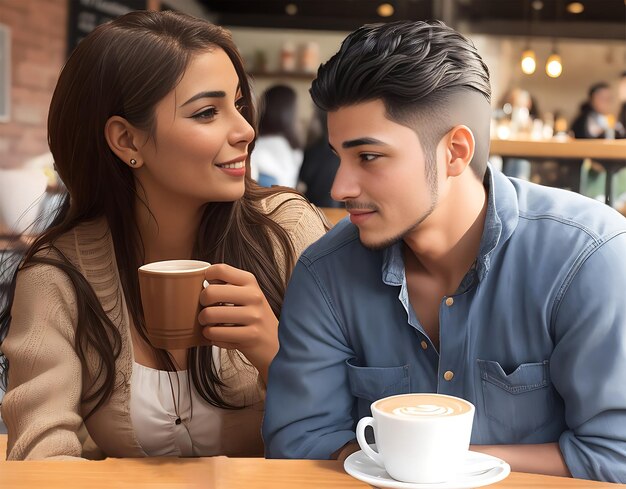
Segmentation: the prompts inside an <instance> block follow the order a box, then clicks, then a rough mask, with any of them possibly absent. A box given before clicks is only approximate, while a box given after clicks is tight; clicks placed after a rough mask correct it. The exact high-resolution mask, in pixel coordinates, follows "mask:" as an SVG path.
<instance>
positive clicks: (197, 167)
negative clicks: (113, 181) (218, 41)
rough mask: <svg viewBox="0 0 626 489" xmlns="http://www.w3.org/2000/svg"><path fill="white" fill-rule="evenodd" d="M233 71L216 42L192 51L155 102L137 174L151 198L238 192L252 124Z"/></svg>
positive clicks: (225, 197) (209, 198) (206, 198)
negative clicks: (181, 71)
mask: <svg viewBox="0 0 626 489" xmlns="http://www.w3.org/2000/svg"><path fill="white" fill-rule="evenodd" d="M242 103H243V99H242V98H241V92H240V90H239V78H238V76H237V72H236V71H235V68H234V66H233V64H232V62H231V61H230V58H229V57H228V56H227V54H226V53H225V52H224V51H223V50H222V49H220V48H217V47H216V48H215V49H213V50H211V51H207V52H204V53H200V54H197V55H195V56H194V57H193V58H192V59H191V62H190V63H189V66H188V67H187V70H186V71H185V73H184V75H183V77H182V79H181V81H180V83H179V84H178V85H177V86H176V88H174V89H173V90H172V91H171V92H170V93H169V94H168V95H166V96H165V97H164V98H163V99H162V100H161V101H160V102H159V103H158V104H157V106H156V109H155V123H156V128H155V131H154V137H149V136H148V135H146V138H145V143H144V142H143V141H142V142H141V144H142V146H141V147H140V148H139V156H140V158H141V159H142V163H143V165H142V166H141V167H139V168H137V170H136V171H135V176H136V178H137V179H138V180H139V183H140V184H141V186H142V187H143V188H144V189H145V192H146V194H147V196H148V198H149V199H150V200H152V199H155V198H163V199H166V200H170V199H171V200H172V201H178V202H180V203H182V202H181V201H183V200H187V201H192V202H193V203H197V204H198V205H202V204H204V203H206V202H232V201H235V200H237V199H239V198H241V197H242V195H243V193H244V190H245V186H244V177H245V173H246V162H247V159H248V145H249V144H250V142H251V141H252V140H253V138H254V129H253V128H252V126H251V125H250V124H249V123H248V122H247V121H246V120H245V119H244V117H243V116H242V114H241V113H240V110H241V104H242Z"/></svg>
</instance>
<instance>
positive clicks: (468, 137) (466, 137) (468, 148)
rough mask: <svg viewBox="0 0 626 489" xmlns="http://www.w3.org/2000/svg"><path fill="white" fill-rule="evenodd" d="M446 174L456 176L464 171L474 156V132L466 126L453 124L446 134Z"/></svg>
mask: <svg viewBox="0 0 626 489" xmlns="http://www.w3.org/2000/svg"><path fill="white" fill-rule="evenodd" d="M446 142H447V148H446V149H447V151H446V153H447V157H448V158H447V160H448V161H447V162H446V163H447V165H446V171H447V174H448V176H450V177H457V176H459V175H460V174H461V173H463V172H464V171H465V169H466V168H467V167H468V166H469V164H470V163H471V161H472V158H473V157H474V146H475V140H474V134H472V131H471V129H470V128H469V127H467V126H455V127H453V128H452V129H451V130H450V131H449V132H448V134H447V141H446Z"/></svg>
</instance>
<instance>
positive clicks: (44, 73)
mask: <svg viewBox="0 0 626 489" xmlns="http://www.w3.org/2000/svg"><path fill="white" fill-rule="evenodd" d="M67 2H68V0H0V24H4V25H8V26H9V28H10V29H11V65H12V66H11V78H12V82H11V102H10V104H11V119H10V121H9V122H0V167H4V168H8V167H18V166H20V165H21V164H22V163H23V162H24V161H26V160H28V159H29V158H32V157H35V156H39V155H41V154H43V153H46V152H47V151H48V144H47V140H46V133H47V131H46V119H47V116H48V107H49V105H50V98H51V97H52V92H53V91H54V86H55V84H56V80H57V77H58V75H59V72H60V70H61V67H62V66H63V63H64V62H65V49H66V47H65V46H66V30H67V10H68V3H67Z"/></svg>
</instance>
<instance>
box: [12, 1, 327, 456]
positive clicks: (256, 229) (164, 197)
mask: <svg viewBox="0 0 626 489" xmlns="http://www.w3.org/2000/svg"><path fill="white" fill-rule="evenodd" d="M252 125H253V110H252V104H251V96H250V88H249V86H248V82H247V79H246V75H245V72H244V69H243V66H242V62H241V59H240V56H239V54H238V52H237V50H236V48H235V46H234V44H233V42H232V40H231V38H230V36H229V34H228V33H227V32H226V31H224V30H223V29H221V28H219V27H216V26H213V25H211V24H209V23H207V22H205V21H202V20H199V19H194V18H191V17H188V16H185V15H182V14H177V13H173V12H132V13H129V14H127V15H125V16H123V17H120V18H118V19H116V20H114V21H112V22H110V23H108V24H105V25H102V26H100V27H98V28H97V29H96V30H95V31H93V32H92V33H91V34H90V35H89V36H87V37H86V38H85V39H84V40H83V41H82V42H81V43H80V45H79V46H78V47H77V49H76V50H75V52H74V53H73V54H72V56H71V57H70V59H69V60H68V62H67V64H66V66H65V67H64V69H63V71H62V73H61V75H60V78H59V81H58V84H57V87H56V89H55V92H54V95H53V98H52V102H51V106H50V113H49V119H48V132H49V144H50V149H51V152H52V154H53V156H54V160H55V162H56V168H57V171H58V172H59V175H60V177H61V178H62V180H63V182H64V183H65V185H66V186H67V189H68V195H67V196H66V198H65V200H64V202H63V205H62V207H61V209H60V210H59V213H58V215H57V217H56V219H55V220H54V222H53V223H52V225H51V226H50V227H49V228H48V229H47V230H46V231H45V232H44V233H43V234H42V235H41V236H39V237H38V238H37V239H36V240H35V242H34V243H33V245H32V246H31V247H30V249H29V250H28V252H27V254H26V257H25V258H24V260H23V262H22V264H21V265H20V267H19V271H18V272H17V274H16V277H15V278H14V281H13V285H12V288H13V291H14V293H11V294H10V297H9V306H8V308H7V309H6V310H5V311H4V312H3V313H2V315H1V316H0V338H4V340H3V342H2V344H1V349H2V353H3V354H4V355H5V361H4V362H3V364H4V369H3V370H4V371H3V374H4V380H5V382H6V381H8V389H7V393H6V396H5V398H4V403H3V405H2V417H3V419H4V421H5V422H6V424H7V428H8V435H9V436H8V447H7V458H8V459H41V458H66V457H83V458H101V457H104V456H114V457H142V456H147V455H148V456H153V455H161V456H163V455H174V456H175V455H183V456H190V455H202V456H206V455H217V454H223V455H240V456H242V455H260V454H261V453H262V442H261V438H260V434H259V431H260V421H261V416H262V409H263V390H264V380H265V379H266V376H267V368H268V365H269V363H270V362H271V360H272V358H273V356H274V354H275V353H276V351H277V349H278V340H277V324H278V319H277V317H278V315H279V310H280V307H281V303H282V298H283V294H284V290H285V284H286V281H287V278H288V276H289V274H290V272H291V269H292V267H293V265H294V261H295V259H296V258H297V256H298V254H299V253H300V252H301V251H302V250H303V249H304V248H305V247H306V246H307V245H308V244H309V243H310V242H312V241H314V240H315V239H317V238H318V237H319V236H320V235H322V234H323V233H324V231H325V229H326V228H325V224H324V222H323V218H321V217H320V215H319V213H318V212H317V211H316V210H315V209H314V208H313V207H312V206H310V205H309V204H308V203H307V202H306V201H305V200H303V199H302V198H301V197H299V196H298V195H296V194H294V193H286V192H284V191H283V192H282V193H280V192H277V191H271V190H268V189H262V188H260V187H258V186H257V185H256V184H254V182H252V180H251V179H250V178H249V168H248V164H247V161H248V158H247V157H248V152H249V151H250V150H251V147H252V144H251V143H252V141H253V139H254V130H253V127H252ZM174 258H194V259H200V260H205V261H208V262H210V263H214V264H217V265H214V266H212V267H210V268H209V269H208V271H207V274H206V278H207V280H209V281H210V282H211V283H212V285H211V286H209V287H208V288H207V289H205V291H204V292H203V293H202V295H201V298H200V302H201V304H202V305H203V306H204V307H203V309H202V311H201V312H200V315H199V320H200V322H201V324H203V325H204V326H205V327H204V329H203V334H204V335H205V336H206V337H207V338H208V339H209V340H210V341H211V342H212V343H213V345H215V346H214V347H197V348H191V349H189V350H184V351H164V350H157V349H155V348H153V347H152V346H151V345H150V343H149V341H148V339H147V336H146V333H145V325H144V316H143V311H142V307H141V302H140V297H139V287H138V276H137V268H138V267H139V266H141V265H142V264H144V263H149V262H154V261H160V260H167V259H174ZM216 282H217V283H216ZM222 303H231V304H234V305H235V306H237V307H222V306H221V304H222ZM224 324H234V325H235V326H232V327H225V326H224ZM218 347H222V348H218ZM259 373H260V378H259ZM5 385H6V384H5Z"/></svg>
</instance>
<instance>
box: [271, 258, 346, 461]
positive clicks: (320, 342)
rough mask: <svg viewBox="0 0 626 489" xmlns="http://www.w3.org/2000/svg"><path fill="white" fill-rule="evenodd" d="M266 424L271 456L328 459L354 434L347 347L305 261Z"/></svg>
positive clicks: (288, 300) (282, 331) (296, 280)
mask: <svg viewBox="0 0 626 489" xmlns="http://www.w3.org/2000/svg"><path fill="white" fill-rule="evenodd" d="M278 337H279V341H280V350H279V352H278V355H277V356H276V358H275V359H274V362H273V363H272V365H271V366H270V371H269V382H268V391H267V398H266V406H265V409H266V411H265V419H264V424H263V437H264V441H265V452H266V456H267V457H268V458H305V459H328V458H330V456H331V454H332V453H333V452H335V451H336V450H337V449H339V448H341V447H342V446H343V445H345V444H346V443H347V442H348V441H350V440H352V439H354V419H353V417H352V410H353V408H354V405H355V399H354V397H353V396H352V394H351V392H350V389H349V384H348V374H347V367H346V365H345V362H346V360H348V359H349V358H353V357H354V356H355V355H354V353H353V352H352V350H351V349H350V348H349V347H348V346H347V341H346V338H345V336H344V334H343V331H342V328H341V325H340V323H339V321H338V318H337V315H336V314H335V312H334V311H333V309H332V308H331V306H330V303H329V301H328V300H327V297H326V296H325V294H324V293H323V285H321V284H320V283H319V281H318V279H317V277H315V276H314V274H313V273H312V272H311V270H310V269H309V268H308V267H307V266H306V264H305V263H304V262H303V261H302V260H300V261H299V262H298V264H297V265H296V267H295V270H294V273H293V275H292V278H291V282H290V284H289V287H288V290H287V294H286V296H285V302H284V305H283V311H282V314H281V319H280V325H279V328H278Z"/></svg>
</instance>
